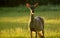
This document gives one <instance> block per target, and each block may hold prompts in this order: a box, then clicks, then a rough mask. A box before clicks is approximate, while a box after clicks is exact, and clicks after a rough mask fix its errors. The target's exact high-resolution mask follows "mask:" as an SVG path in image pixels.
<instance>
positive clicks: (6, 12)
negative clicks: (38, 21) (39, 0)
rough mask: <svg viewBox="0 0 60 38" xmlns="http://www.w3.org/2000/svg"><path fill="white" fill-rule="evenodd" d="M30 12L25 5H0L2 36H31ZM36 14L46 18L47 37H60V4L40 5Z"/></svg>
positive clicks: (0, 33) (13, 37) (27, 37)
mask: <svg viewBox="0 0 60 38" xmlns="http://www.w3.org/2000/svg"><path fill="white" fill-rule="evenodd" d="M29 14H30V11H29V9H28V8H27V7H25V6H20V7H0V38H30V30H29V25H28V23H29V17H30V15H29ZM35 16H41V17H43V18H44V22H45V25H44V32H45V34H44V36H45V38H60V5H58V6H52V5H51V6H38V7H37V8H36V9H35ZM33 34H34V33H33Z"/></svg>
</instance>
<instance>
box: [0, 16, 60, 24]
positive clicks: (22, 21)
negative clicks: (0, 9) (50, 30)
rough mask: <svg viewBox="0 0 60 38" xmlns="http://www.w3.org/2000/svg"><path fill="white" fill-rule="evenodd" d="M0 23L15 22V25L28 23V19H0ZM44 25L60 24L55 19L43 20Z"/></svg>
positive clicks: (59, 21) (58, 19)
mask: <svg viewBox="0 0 60 38" xmlns="http://www.w3.org/2000/svg"><path fill="white" fill-rule="evenodd" d="M0 22H12V23H14V22H17V23H28V22H29V17H28V16H25V17H1V18H0ZM44 22H45V23H51V24H60V18H57V19H45V18H44Z"/></svg>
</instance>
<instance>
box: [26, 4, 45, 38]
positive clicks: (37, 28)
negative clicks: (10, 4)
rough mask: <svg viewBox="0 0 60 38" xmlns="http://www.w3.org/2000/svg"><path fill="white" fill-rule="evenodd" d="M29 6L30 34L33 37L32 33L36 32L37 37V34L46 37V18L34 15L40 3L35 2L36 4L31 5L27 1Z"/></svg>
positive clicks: (41, 37)
mask: <svg viewBox="0 0 60 38" xmlns="http://www.w3.org/2000/svg"><path fill="white" fill-rule="evenodd" d="M26 6H27V8H29V9H30V23H29V27H30V35H31V38H32V35H33V34H32V33H33V32H35V33H36V34H35V37H36V38H37V34H38V35H39V37H40V38H44V19H43V18H42V17H40V16H36V17H35V16H34V15H35V13H34V10H35V8H36V7H37V6H38V3H35V4H34V5H31V4H29V3H26Z"/></svg>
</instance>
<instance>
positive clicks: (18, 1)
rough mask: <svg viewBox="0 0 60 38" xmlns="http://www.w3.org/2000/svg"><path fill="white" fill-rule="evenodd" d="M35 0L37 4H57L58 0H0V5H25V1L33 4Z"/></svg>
mask: <svg viewBox="0 0 60 38" xmlns="http://www.w3.org/2000/svg"><path fill="white" fill-rule="evenodd" d="M36 2H38V3H39V5H48V4H53V5H59V4H60V0H0V6H18V5H25V4H26V3H30V4H35V3H36Z"/></svg>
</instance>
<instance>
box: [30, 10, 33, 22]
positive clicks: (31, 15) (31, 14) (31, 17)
mask: <svg viewBox="0 0 60 38" xmlns="http://www.w3.org/2000/svg"><path fill="white" fill-rule="evenodd" d="M30 19H31V22H33V21H34V13H33V12H32V11H31V13H30Z"/></svg>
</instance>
